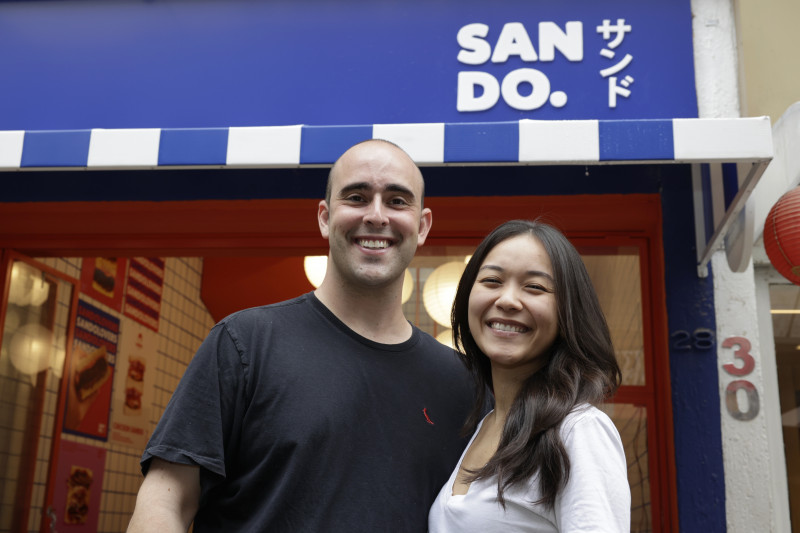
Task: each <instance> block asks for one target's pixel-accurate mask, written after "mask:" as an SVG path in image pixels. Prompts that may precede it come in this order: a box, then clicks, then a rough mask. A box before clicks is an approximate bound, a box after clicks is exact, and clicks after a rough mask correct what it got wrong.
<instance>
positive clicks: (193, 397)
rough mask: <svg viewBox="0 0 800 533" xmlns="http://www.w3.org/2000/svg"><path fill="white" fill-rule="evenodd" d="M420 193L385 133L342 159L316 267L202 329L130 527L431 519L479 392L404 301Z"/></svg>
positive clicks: (345, 525)
mask: <svg viewBox="0 0 800 533" xmlns="http://www.w3.org/2000/svg"><path fill="white" fill-rule="evenodd" d="M423 193H424V183H423V180H422V174H421V173H420V171H419V169H418V168H417V166H416V165H415V164H414V163H413V161H412V160H411V159H410V158H409V157H408V156H407V155H406V154H405V152H403V151H402V150H401V149H400V148H398V147H397V146H395V145H393V144H391V143H389V142H386V141H380V140H371V141H365V142H363V143H360V144H357V145H355V146H354V147H352V148H350V149H349V150H348V151H347V152H345V153H344V155H342V157H340V158H339V160H338V161H337V162H336V163H335V164H334V166H333V168H332V169H331V172H330V175H329V178H328V187H327V192H326V198H325V200H324V201H321V202H320V203H319V208H318V212H317V218H318V220H319V227H320V231H321V233H322V236H323V237H324V238H326V239H327V240H328V242H329V246H330V253H329V258H328V269H327V272H326V274H325V279H324V280H323V282H322V284H321V285H320V286H319V288H318V289H317V290H316V291H315V292H314V293H309V294H306V295H303V296H301V297H299V298H296V299H293V300H289V301H286V302H282V303H278V304H274V305H270V306H265V307H259V308H255V309H249V310H245V311H240V312H239V313H235V314H233V315H231V316H229V317H227V318H226V319H224V320H222V321H221V322H220V323H219V324H217V325H216V326H215V327H214V328H213V329H212V331H211V333H209V336H208V338H206V340H205V341H204V342H203V345H202V346H201V347H200V349H199V350H198V353H197V354H196V355H195V357H194V359H193V360H192V362H191V364H190V365H189V367H188V368H187V371H186V374H185V376H184V377H183V379H182V380H181V382H180V384H179V385H178V388H177V390H176V391H175V394H174V395H173V398H172V399H171V401H170V403H169V405H168V406H167V409H166V410H165V412H164V416H163V417H162V419H161V421H160V423H159V425H158V427H157V428H156V430H155V432H154V434H153V436H152V438H151V440H150V442H149V443H148V445H147V448H146V449H145V452H144V455H143V457H142V470H143V472H144V473H145V479H144V482H143V483H142V487H141V489H140V491H139V495H138V497H137V500H136V509H135V511H134V515H133V518H132V519H131V523H130V526H129V529H128V531H173V530H174V531H185V530H186V529H187V528H188V526H189V524H190V523H191V522H192V520H194V531H195V532H197V533H201V532H203V531H278V532H280V531H286V532H299V531H326V532H328V531H333V532H335V531H347V532H352V531H426V529H427V515H428V508H429V507H430V505H431V503H432V502H433V500H434V498H435V497H436V494H437V493H438V491H439V489H440V488H441V486H442V485H443V484H444V483H445V481H446V480H447V479H448V477H449V475H450V472H451V471H452V469H453V467H454V466H455V464H456V462H457V461H458V459H459V457H460V454H461V452H462V450H463V447H464V445H465V444H466V443H465V441H464V440H463V439H461V438H460V436H459V433H460V428H461V425H462V424H463V422H464V421H465V419H466V416H467V412H468V410H469V408H470V406H471V404H472V399H473V395H472V387H471V384H470V380H469V379H468V377H467V376H466V375H465V373H464V370H463V368H462V365H461V364H460V362H459V361H458V359H457V358H456V357H455V354H454V352H452V350H450V349H449V348H445V347H444V346H442V345H440V344H438V343H437V342H436V341H435V340H434V339H433V338H432V337H430V336H429V335H427V334H424V333H423V332H421V331H420V330H418V329H417V328H415V327H413V326H411V325H410V324H409V323H408V321H407V320H406V319H405V317H404V316H403V313H402V306H401V292H402V286H403V278H404V273H405V269H406V267H408V265H409V263H410V261H411V259H412V257H413V256H414V253H415V252H416V249H417V247H419V246H421V245H422V244H423V243H424V242H425V238H426V237H427V235H428V232H429V231H430V228H431V221H432V216H431V211H430V209H428V208H424V206H423Z"/></svg>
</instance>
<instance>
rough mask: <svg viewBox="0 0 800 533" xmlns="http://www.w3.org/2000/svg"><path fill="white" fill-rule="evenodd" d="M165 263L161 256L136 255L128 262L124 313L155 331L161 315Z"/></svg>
mask: <svg viewBox="0 0 800 533" xmlns="http://www.w3.org/2000/svg"><path fill="white" fill-rule="evenodd" d="M164 264H165V263H164V259H162V258H160V257H134V258H132V259H131V260H130V263H129V264H128V283H127V285H126V287H125V306H124V310H123V313H124V314H125V316H128V317H130V318H132V319H134V320H136V321H137V322H139V323H140V324H143V325H145V326H147V327H148V328H150V329H152V330H153V331H158V320H159V317H160V316H161V293H162V291H163V289H164Z"/></svg>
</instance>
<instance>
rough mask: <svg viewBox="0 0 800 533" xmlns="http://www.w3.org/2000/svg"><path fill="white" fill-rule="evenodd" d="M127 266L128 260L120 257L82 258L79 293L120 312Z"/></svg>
mask: <svg viewBox="0 0 800 533" xmlns="http://www.w3.org/2000/svg"><path fill="white" fill-rule="evenodd" d="M127 266H128V260H127V259H124V258H121V257H84V258H83V267H82V268H81V292H82V293H83V294H85V295H86V296H90V297H92V298H94V299H95V300H97V301H98V302H100V303H102V304H104V305H107V306H109V307H110V308H111V309H113V310H115V311H121V310H122V295H123V294H124V292H125V274H126V270H127Z"/></svg>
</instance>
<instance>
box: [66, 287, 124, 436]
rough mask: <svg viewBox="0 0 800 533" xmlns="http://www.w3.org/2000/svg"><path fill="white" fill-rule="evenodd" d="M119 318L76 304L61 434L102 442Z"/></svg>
mask: <svg viewBox="0 0 800 533" xmlns="http://www.w3.org/2000/svg"><path fill="white" fill-rule="evenodd" d="M119 326H120V321H119V318H117V317H115V316H113V315H110V314H109V313H106V312H105V311H103V310H101V309H98V308H97V307H95V306H94V305H92V304H90V303H88V302H86V301H84V300H83V299H81V300H79V301H78V310H77V316H76V320H75V342H74V344H73V349H72V354H71V356H70V358H69V367H68V372H69V374H68V375H69V387H67V389H68V390H67V403H66V409H65V410H64V431H68V432H70V433H76V434H79V435H85V436H87V437H93V438H96V439H101V440H106V439H107V438H108V418H109V413H110V411H111V384H112V378H113V375H114V365H115V364H116V358H117V343H118V338H119Z"/></svg>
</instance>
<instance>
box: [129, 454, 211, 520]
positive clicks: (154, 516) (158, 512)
mask: <svg viewBox="0 0 800 533" xmlns="http://www.w3.org/2000/svg"><path fill="white" fill-rule="evenodd" d="M199 503H200V467H198V466H192V465H181V464H176V463H170V462H168V461H164V460H163V459H159V458H157V457H154V458H153V459H152V462H151V464H150V469H149V470H148V472H147V475H146V476H145V478H144V481H143V482H142V486H141V487H140V488H139V494H138V495H137V496H136V508H135V509H134V510H133V517H131V522H130V524H128V533H139V532H144V531H159V532H160V531H166V532H172V531H181V532H185V531H188V529H189V525H190V524H191V523H192V520H193V519H194V515H195V514H196V513H197V508H198V506H199Z"/></svg>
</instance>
